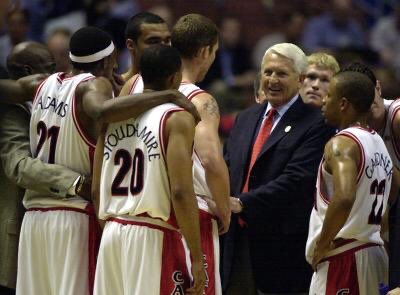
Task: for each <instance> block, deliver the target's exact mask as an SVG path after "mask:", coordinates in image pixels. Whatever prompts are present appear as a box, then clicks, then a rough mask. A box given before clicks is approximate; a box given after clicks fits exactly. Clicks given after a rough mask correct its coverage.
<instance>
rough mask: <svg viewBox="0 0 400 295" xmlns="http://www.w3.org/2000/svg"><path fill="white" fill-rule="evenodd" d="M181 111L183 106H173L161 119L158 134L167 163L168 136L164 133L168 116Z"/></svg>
mask: <svg viewBox="0 0 400 295" xmlns="http://www.w3.org/2000/svg"><path fill="white" fill-rule="evenodd" d="M180 111H183V109H182V108H173V109H170V110H167V111H166V112H165V113H164V114H163V115H162V117H161V120H160V127H159V133H158V136H159V141H160V145H161V152H162V155H163V158H164V162H165V165H167V161H166V158H165V152H166V149H167V137H166V136H165V134H164V132H165V124H166V123H167V119H168V117H169V116H170V115H171V114H172V113H174V112H180ZM167 169H168V167H167Z"/></svg>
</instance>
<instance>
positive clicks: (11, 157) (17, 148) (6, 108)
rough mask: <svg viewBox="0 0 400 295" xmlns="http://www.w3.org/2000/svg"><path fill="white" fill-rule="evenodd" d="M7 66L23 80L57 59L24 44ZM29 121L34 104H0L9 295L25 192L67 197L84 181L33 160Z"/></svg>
mask: <svg viewBox="0 0 400 295" xmlns="http://www.w3.org/2000/svg"><path fill="white" fill-rule="evenodd" d="M7 68H8V71H9V74H10V77H11V78H12V79H18V78H20V77H23V76H26V75H30V74H35V73H48V72H51V71H52V70H53V69H54V59H53V57H52V56H51V54H50V53H49V51H48V49H47V48H46V47H44V46H43V45H41V44H38V43H34V42H25V43H21V44H19V45H17V46H16V47H15V48H14V49H13V51H12V53H11V54H10V56H9V57H8V60H7ZM30 117H31V114H30V109H29V104H26V105H22V104H20V105H11V104H9V105H8V104H1V105H0V294H5V295H6V294H15V293H14V291H13V290H12V289H15V284H16V275H17V254H18V237H19V230H20V226H21V221H22V217H23V214H24V208H23V206H22V198H23V195H24V190H23V188H29V189H32V190H36V191H39V192H41V193H44V194H52V195H54V196H55V197H65V196H66V195H67V194H70V195H72V194H75V185H74V184H76V183H77V181H78V180H79V179H80V175H79V173H76V172H74V171H71V170H69V169H67V168H65V167H62V166H58V165H49V164H45V163H43V162H42V161H40V160H39V159H33V158H31V150H30V143H29V122H30ZM89 186H90V184H88V185H87V187H89ZM87 191H89V190H87Z"/></svg>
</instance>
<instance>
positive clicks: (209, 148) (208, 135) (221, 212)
mask: <svg viewBox="0 0 400 295" xmlns="http://www.w3.org/2000/svg"><path fill="white" fill-rule="evenodd" d="M192 101H193V103H194V105H195V106H196V108H197V109H198V111H199V113H200V116H201V122H200V123H199V124H198V125H197V126H196V134H195V138H194V146H195V149H196V152H197V153H198V155H199V157H200V159H201V162H202V164H203V166H204V169H205V172H206V181H207V185H208V187H209V189H210V192H211V194H212V196H213V199H214V201H215V204H216V209H217V210H216V212H214V213H215V214H216V215H217V217H218V218H219V220H220V222H221V224H222V227H221V228H220V234H223V233H226V232H227V231H228V229H229V223H230V216H231V210H230V208H229V174H228V168H227V167H226V164H225V161H224V159H223V156H222V149H221V146H220V141H219V136H218V126H219V119H220V115H219V109H218V104H217V102H216V101H215V99H214V98H213V97H212V96H211V95H209V94H208V93H203V94H200V95H198V96H196V97H195V98H194V99H193V100H192Z"/></svg>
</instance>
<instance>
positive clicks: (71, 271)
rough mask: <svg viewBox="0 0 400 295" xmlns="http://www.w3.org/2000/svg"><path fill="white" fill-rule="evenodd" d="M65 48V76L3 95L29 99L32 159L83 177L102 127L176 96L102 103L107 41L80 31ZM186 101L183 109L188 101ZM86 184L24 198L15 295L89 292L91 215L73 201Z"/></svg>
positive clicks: (29, 82) (111, 60)
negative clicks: (65, 194) (66, 192)
mask: <svg viewBox="0 0 400 295" xmlns="http://www.w3.org/2000/svg"><path fill="white" fill-rule="evenodd" d="M70 50H71V52H70V58H71V61H72V65H73V70H72V72H71V73H68V74H66V73H57V74H54V75H51V76H50V77H48V78H47V79H45V80H43V79H44V77H43V76H41V75H35V76H29V77H27V78H22V79H20V80H18V81H11V80H2V81H0V87H1V88H2V93H1V96H2V99H5V98H12V99H13V100H14V101H24V100H27V99H29V98H31V97H35V98H34V105H33V110H32V119H31V150H32V152H33V153H34V154H35V156H36V157H38V158H40V159H42V160H43V161H45V162H48V163H56V164H60V165H64V166H66V167H68V168H70V169H72V170H74V171H77V172H79V173H80V174H81V175H89V174H90V171H91V155H92V153H93V151H94V147H95V141H96V137H97V134H98V131H99V129H100V123H101V122H102V121H106V122H107V121H113V120H114V121H118V120H121V119H126V118H130V117H134V116H137V115H138V114H140V113H141V112H143V111H145V110H147V109H148V108H151V107H153V106H155V105H158V104H160V103H164V102H168V101H170V100H171V97H172V96H173V97H175V98H177V97H179V95H176V94H175V93H174V92H171V91H169V92H168V91H167V92H154V93H148V94H142V95H141V97H139V99H134V98H133V97H132V96H131V97H120V98H119V99H118V100H114V99H113V100H109V101H107V99H109V98H111V97H112V96H113V89H112V86H111V82H110V80H111V79H112V78H111V77H112V73H113V69H114V67H115V51H114V45H113V42H112V40H111V37H110V36H109V35H108V34H107V33H105V32H103V31H101V30H99V29H97V28H94V27H85V28H82V29H80V30H78V31H77V32H76V33H75V34H74V35H73V37H72V38H71V43H70ZM96 76H97V77H96ZM39 85H40V86H39ZM35 93H36V95H35ZM149 98H150V99H149ZM146 99H147V100H146ZM178 101H179V99H178ZM184 101H185V102H184V103H183V104H185V103H187V99H186V98H184ZM84 180H85V177H81V178H80V179H79V180H78V182H77V184H76V194H77V195H76V196H73V197H71V198H67V199H56V198H54V197H48V196H44V195H40V196H37V195H34V194H29V193H27V194H26V195H25V198H24V206H25V207H26V208H27V210H28V212H27V213H26V214H25V217H24V221H23V225H22V230H21V237H20V249H19V267H18V270H19V272H18V279H17V294H33V295H35V294H49V293H52V292H58V293H59V294H88V293H89V286H90V284H89V282H90V281H92V280H93V278H94V264H93V262H94V259H90V258H94V257H95V253H91V254H93V256H90V257H89V256H88V254H87V252H88V249H89V247H90V241H89V238H90V237H93V235H91V232H90V233H89V221H92V220H93V218H92V217H93V216H92V215H91V214H90V213H91V212H90V209H89V204H88V202H87V201H86V200H84V199H82V198H81V197H79V193H80V191H81V188H82V184H83V183H84ZM93 227H94V226H93ZM55 228H58V229H59V230H58V231H55V230H54V229H55ZM93 249H94V248H93ZM38 266H41V267H40V268H39V270H38ZM64 268H65V269H66V270H64ZM52 290H57V291H52Z"/></svg>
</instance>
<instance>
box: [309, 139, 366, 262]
mask: <svg viewBox="0 0 400 295" xmlns="http://www.w3.org/2000/svg"><path fill="white" fill-rule="evenodd" d="M324 158H325V164H324V165H325V166H324V167H325V169H326V170H327V171H328V172H329V173H331V174H332V176H333V187H334V191H333V196H332V197H331V202H330V204H329V206H328V210H327V211H326V217H325V220H324V224H323V226H322V231H321V236H320V237H319V240H318V242H317V244H316V247H315V252H314V258H313V261H312V266H313V268H314V269H316V266H317V264H318V262H319V261H320V260H321V259H322V258H324V257H325V255H326V254H327V253H328V251H329V250H330V249H331V247H332V241H333V240H334V238H335V237H336V235H337V234H338V232H339V231H340V229H341V228H342V227H343V225H344V224H345V222H346V220H347V218H348V216H349V214H350V211H351V208H352V207H353V204H354V201H355V198H356V192H357V175H358V168H357V167H358V163H359V162H360V161H361V159H360V155H359V148H358V146H357V144H356V143H355V142H354V141H353V140H352V139H349V138H347V137H344V136H337V137H334V138H332V139H331V140H330V141H329V142H328V144H327V145H326V147H325V151H324Z"/></svg>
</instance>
